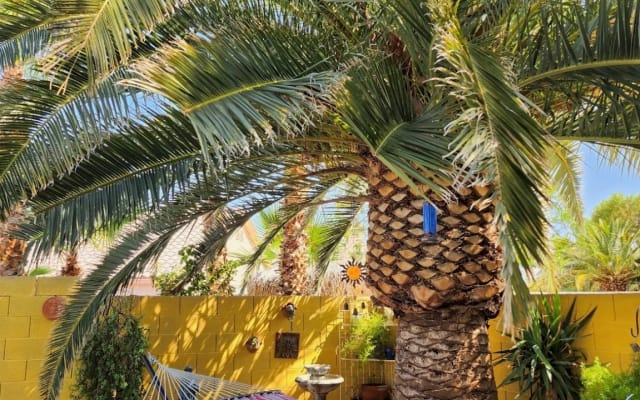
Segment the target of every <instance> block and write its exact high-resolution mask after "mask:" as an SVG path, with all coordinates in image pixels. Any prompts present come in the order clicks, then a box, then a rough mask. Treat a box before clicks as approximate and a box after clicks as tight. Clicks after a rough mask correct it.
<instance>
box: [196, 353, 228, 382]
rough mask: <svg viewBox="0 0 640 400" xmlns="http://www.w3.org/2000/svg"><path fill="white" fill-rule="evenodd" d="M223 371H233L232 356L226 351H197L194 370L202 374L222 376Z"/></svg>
mask: <svg viewBox="0 0 640 400" xmlns="http://www.w3.org/2000/svg"><path fill="white" fill-rule="evenodd" d="M224 371H227V373H228V374H229V373H230V372H231V371H233V357H231V356H230V355H228V354H227V353H198V355H197V356H196V372H197V373H199V374H203V375H209V376H215V377H222V374H223V373H224Z"/></svg>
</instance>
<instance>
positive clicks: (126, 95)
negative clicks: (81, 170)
mask: <svg viewBox="0 0 640 400" xmlns="http://www.w3.org/2000/svg"><path fill="white" fill-rule="evenodd" d="M73 78H74V79H73V80H72V81H70V84H69V90H68V91H67V92H66V93H65V94H63V95H58V94H56V93H55V92H53V91H52V90H51V89H50V87H49V83H48V82H45V81H39V80H27V81H24V82H21V84H20V85H18V86H17V87H15V88H10V89H6V90H2V91H0V102H2V104H3V107H2V109H0V131H2V132H15V133H16V134H21V135H28V136H29V141H28V143H27V145H26V146H24V147H22V148H21V149H20V152H19V153H18V154H16V156H15V161H14V162H13V163H12V164H10V165H6V166H1V167H0V200H1V201H0V204H2V206H1V207H0V208H2V209H4V208H5V207H7V206H10V205H11V204H13V203H14V202H15V201H16V200H17V199H19V198H20V197H22V196H24V195H25V194H26V193H32V192H36V191H37V190H40V189H42V188H44V187H46V186H47V185H49V184H50V183H51V182H52V181H53V179H54V178H56V177H58V176H60V175H62V174H64V173H67V172H69V171H72V170H73V169H74V168H75V167H76V166H77V163H78V162H79V161H81V160H82V159H84V158H85V157H86V156H87V154H89V153H90V152H91V151H92V150H93V149H95V148H96V147H97V146H99V145H100V144H102V143H103V142H104V141H105V140H107V138H108V137H109V136H110V135H111V134H113V133H115V132H118V131H121V130H123V129H125V128H126V126H127V121H128V116H130V115H131V114H133V113H132V111H137V102H138V101H137V99H136V94H135V92H125V91H123V90H122V89H119V88H117V87H116V86H115V85H114V83H115V80H116V79H117V75H115V76H114V77H113V78H112V79H109V80H106V81H105V82H103V83H102V84H101V85H99V86H98V87H96V88H95V89H94V90H93V91H91V90H90V89H89V88H88V86H87V85H86V83H85V82H84V79H85V78H86V75H83V74H78V75H74V76H73Z"/></svg>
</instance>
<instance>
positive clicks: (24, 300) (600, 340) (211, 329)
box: [0, 277, 640, 400]
mask: <svg viewBox="0 0 640 400" xmlns="http://www.w3.org/2000/svg"><path fill="white" fill-rule="evenodd" d="M74 282H75V280H74V279H73V278H26V277H20V278H0V400H22V399H25V400H29V399H37V380H38V374H39V370H40V367H41V365H42V362H43V360H44V358H45V355H46V345H47V341H48V338H47V336H48V334H49V331H50V330H51V328H52V326H53V323H51V322H49V321H47V320H46V319H45V318H44V317H43V316H42V312H41V309H42V304H43V303H44V301H45V300H46V299H47V298H49V297H50V296H53V295H64V294H67V293H69V291H70V289H71V286H72V285H73V283H74ZM573 297H574V296H573V295H563V296H562V298H563V304H566V305H568V304H569V302H570V301H571V299H572V298H573ZM289 301H291V302H293V303H294V304H295V305H296V306H297V307H298V310H297V312H296V316H295V318H294V321H293V331H294V332H299V333H300V342H301V345H300V356H299V358H298V359H296V360H288V359H277V358H274V342H275V334H276V332H286V331H289V330H290V324H289V321H288V320H287V319H286V318H285V317H284V316H283V315H282V314H281V308H282V306H283V305H284V304H286V303H287V302H289ZM344 302H345V299H344V298H328V297H220V298H213V297H212V298H195V297H176V298H170V297H141V298H136V299H135V307H134V310H135V311H137V312H139V313H140V314H141V315H142V316H143V324H144V326H145V327H147V328H148V329H149V343H150V346H151V349H150V351H151V352H152V353H153V354H154V355H156V356H157V357H158V358H159V359H160V360H161V361H162V362H164V363H166V364H169V365H171V366H174V367H176V368H182V367H184V366H185V365H187V364H189V365H191V366H192V367H193V368H194V369H195V371H196V372H198V373H201V374H206V375H212V376H217V377H221V378H225V379H231V380H237V381H242V382H246V383H253V384H256V385H259V386H263V387H269V388H278V389H281V390H283V391H285V392H287V393H289V394H291V395H293V396H295V397H299V398H300V399H309V396H308V395H307V394H302V392H301V391H300V390H299V389H298V388H297V387H296V385H295V383H294V381H293V379H294V377H295V376H296V375H299V374H301V373H303V372H304V371H303V365H305V364H309V363H316V362H319V363H327V364H331V365H332V371H331V372H334V373H340V374H342V375H344V376H345V378H346V382H345V384H344V385H343V388H342V393H341V396H340V395H339V394H338V393H335V394H334V395H332V396H330V399H332V400H337V399H338V398H341V399H345V400H348V399H349V398H350V396H351V395H352V394H353V393H354V391H355V390H356V389H355V388H356V387H357V384H358V383H361V382H365V381H367V380H370V379H372V378H371V376H372V375H375V376H376V378H374V380H384V381H386V382H391V380H392V374H393V362H378V363H366V364H364V363H360V362H346V361H341V360H340V357H339V352H338V348H339V342H340V329H341V328H340V320H341V319H340V318H341V311H340V310H341V309H342V305H343V304H344ZM639 305H640V294H638V293H617V294H615V295H614V294H604V293H603V294H581V295H579V297H578V303H577V311H578V315H582V314H584V313H586V312H587V310H589V309H590V308H591V307H593V306H598V311H597V313H596V315H595V317H594V319H593V320H592V322H591V323H590V324H589V326H588V327H587V329H586V332H585V334H590V336H587V337H585V338H583V339H581V340H580V342H579V346H580V347H581V348H582V349H583V351H585V353H586V355H587V357H588V358H589V360H592V359H593V357H595V356H598V357H599V358H600V359H601V360H602V361H603V362H610V363H611V364H612V366H613V368H614V369H615V370H622V369H625V368H626V367H627V366H628V365H629V362H630V360H631V357H632V351H631V347H630V344H631V343H632V342H633V341H634V340H635V339H634V338H632V337H631V335H630V329H631V328H634V329H635V310H636V307H638V306H639ZM252 335H256V336H258V337H259V338H260V339H261V340H263V342H264V344H263V346H262V347H261V348H260V349H259V350H258V351H257V352H256V353H249V352H248V351H247V350H246V349H245V348H244V343H245V341H246V340H247V339H248V338H249V337H250V336H252ZM490 344H491V347H492V350H494V351H495V350H499V349H503V348H506V347H509V346H511V342H510V340H509V339H507V338H504V337H501V336H500V328H499V323H498V321H493V323H492V324H491V326H490ZM504 372H505V367H503V366H499V367H497V368H496V377H497V379H498V380H500V379H501V378H502V377H503V376H504ZM64 393H65V394H64V396H63V397H62V398H63V399H68V398H69V397H68V390H65V391H64ZM500 396H501V397H500V399H501V400H506V399H511V398H513V393H510V392H508V391H506V390H501V393H500Z"/></svg>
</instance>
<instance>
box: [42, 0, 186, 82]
mask: <svg viewBox="0 0 640 400" xmlns="http://www.w3.org/2000/svg"><path fill="white" fill-rule="evenodd" d="M187 2H188V0H180V1H165V0H90V1H84V2H81V3H78V2H77V1H74V0H62V1H56V2H55V3H54V10H53V12H55V14H56V16H60V17H59V18H58V21H57V29H56V31H55V33H54V37H53V43H52V46H51V51H50V54H49V55H48V56H47V58H46V59H45V60H44V62H43V68H44V70H45V71H51V70H56V69H58V68H60V67H61V66H64V65H65V64H67V63H68V61H69V60H73V64H74V65H80V63H79V62H78V61H80V60H81V59H82V60H83V61H84V62H86V66H87V71H88V77H89V82H91V83H93V82H94V81H95V80H96V78H97V77H100V76H104V75H106V74H108V73H110V72H111V71H112V70H113V69H115V68H116V67H117V66H119V65H121V64H124V63H126V61H127V60H128V58H129V57H130V56H131V54H132V51H133V49H134V48H135V47H136V46H138V44H139V43H140V42H143V41H144V40H145V38H146V35H147V34H148V32H150V31H153V28H154V27H155V26H156V25H157V24H158V23H160V22H162V21H163V20H165V19H167V18H169V17H170V16H171V15H172V14H173V13H174V12H175V11H176V9H178V8H179V7H181V6H182V5H183V4H185V3H187ZM72 72H73V69H71V70H70V71H69V74H71V73H72ZM66 83H67V81H66V80H63V81H62V82H61V89H62V90H64V88H66Z"/></svg>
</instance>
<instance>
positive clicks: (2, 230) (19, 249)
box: [0, 65, 27, 276]
mask: <svg viewBox="0 0 640 400" xmlns="http://www.w3.org/2000/svg"><path fill="white" fill-rule="evenodd" d="M21 79H22V68H20V66H16V65H5V66H4V68H3V71H2V79H1V80H0V88H2V87H6V86H15V85H18V84H19V82H20V80H21ZM2 139H5V140H2V141H1V142H0V143H2V145H3V148H4V147H5V146H6V150H4V151H3V150H2V149H0V157H2V155H4V154H2V153H5V154H8V155H10V154H11V153H12V152H13V151H15V150H16V148H15V146H20V145H21V144H22V143H23V140H24V136H19V135H11V134H8V133H7V134H3V138H2ZM4 211H5V213H6V214H7V215H4V216H3V217H4V218H1V219H2V220H4V222H0V276H7V275H18V274H19V273H20V272H21V264H22V259H23V258H24V252H25V249H26V245H27V243H26V241H24V240H21V239H19V238H16V237H13V236H12V234H13V232H14V231H15V230H16V224H18V223H20V222H22V221H21V219H22V216H23V214H24V208H23V206H22V204H16V205H15V206H14V207H13V208H5V210H4Z"/></svg>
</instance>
